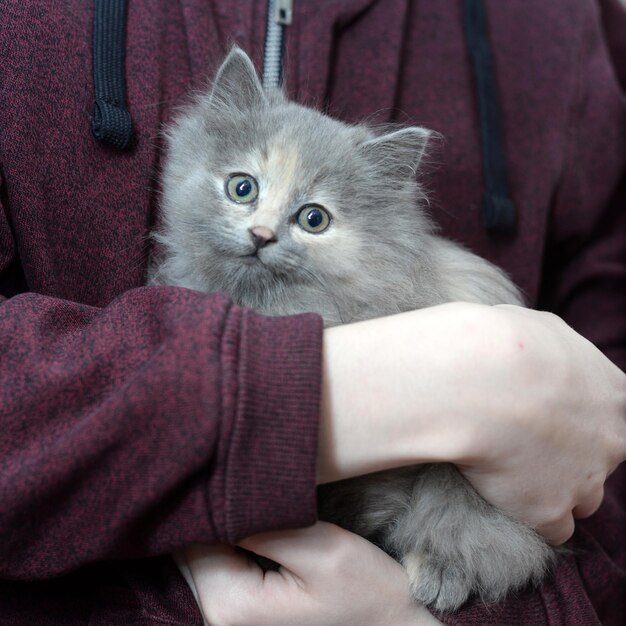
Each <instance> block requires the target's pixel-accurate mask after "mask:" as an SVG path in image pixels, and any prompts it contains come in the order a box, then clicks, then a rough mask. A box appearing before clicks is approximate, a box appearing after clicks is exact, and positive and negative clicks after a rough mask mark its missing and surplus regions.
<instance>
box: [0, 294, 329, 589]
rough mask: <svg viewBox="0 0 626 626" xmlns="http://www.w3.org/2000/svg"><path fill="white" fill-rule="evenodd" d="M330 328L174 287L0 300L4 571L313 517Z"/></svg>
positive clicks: (45, 568) (71, 565) (64, 565)
mask: <svg viewBox="0 0 626 626" xmlns="http://www.w3.org/2000/svg"><path fill="white" fill-rule="evenodd" d="M320 337H321V327H320V325H319V323H318V322H317V318H312V317H306V318H293V319H277V318H263V317H261V316H258V315H257V314H255V313H253V312H252V311H243V310H242V309H238V308H237V307H233V306H232V305H231V303H230V302H229V301H228V300H227V299H226V298H224V297H221V296H211V295H206V294H200V293H195V292H192V291H189V290H184V289H176V288H142V289H138V290H134V291H132V292H127V293H126V294H124V295H123V296H122V297H120V298H118V299H117V300H116V301H114V302H113V303H111V304H110V305H109V306H108V307H105V308H96V307H89V306H84V305H80V304H76V303H72V302H66V301H63V300H59V299H56V298H48V297H44V296H40V295H37V294H24V295H22V296H18V297H15V298H12V299H9V300H7V301H6V302H5V303H4V304H2V305H0V353H2V355H3V357H2V359H0V381H1V382H2V384H1V385H0V423H1V424H2V428H3V436H2V437H0V459H1V460H2V462H3V471H2V473H1V477H0V501H1V502H2V503H3V506H2V507H0V509H1V510H0V527H2V528H5V529H7V532H6V533H5V534H4V535H3V536H2V540H1V541H0V556H1V557H2V558H1V559H0V562H1V564H0V573H1V574H2V575H3V576H4V577H5V578H22V579H38V578H47V577H50V576H53V575H59V574H61V573H65V572H68V571H71V570H73V569H76V568H77V567H79V566H81V565H83V564H85V563H89V562H92V561H95V560H100V559H110V558H119V557H122V558H123V557H126V558H130V557H141V556H150V555H154V554H162V553H164V552H167V551H169V550H170V549H171V548H172V547H173V546H174V545H177V544H178V545H180V544H183V543H190V542H192V541H206V542H207V543H214V542H217V541H236V540H237V539H239V538H241V537H242V536H244V535H250V534H253V533H255V532H259V531H261V530H267V529H273V528H277V527H281V526H286V525H290V526H294V525H305V524H307V523H312V522H313V521H314V520H315V502H314V497H315V491H314V476H315V460H316V434H317V413H318V394H317V385H316V384H314V385H312V384H311V378H313V379H314V380H315V373H316V370H317V369H318V368H319V353H320ZM278 380H280V381H282V386H281V384H279V383H277V381H278ZM315 382H316V380H315ZM294 448H295V449H297V452H296V451H294ZM286 493H287V494H289V496H288V497H286V496H285V494H286ZM70 538H71V544H72V550H68V549H67V545H68V540H69V539H70Z"/></svg>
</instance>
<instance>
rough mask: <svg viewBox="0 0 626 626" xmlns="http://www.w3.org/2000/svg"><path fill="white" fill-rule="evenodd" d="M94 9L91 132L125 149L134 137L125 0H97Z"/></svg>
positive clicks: (103, 141)
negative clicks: (126, 77) (128, 104)
mask: <svg viewBox="0 0 626 626" xmlns="http://www.w3.org/2000/svg"><path fill="white" fill-rule="evenodd" d="M94 9H95V11H94V21H93V42H92V49H93V80H94V85H95V91H96V94H95V95H96V100H95V102H94V105H93V111H92V114H91V132H92V133H93V136H94V137H95V138H96V139H97V140H98V141H99V142H101V143H103V144H105V145H107V146H111V147H113V148H117V149H118V150H126V149H128V148H129V147H130V146H131V145H132V139H133V123H132V120H131V117H130V113H129V112H128V109H127V108H126V85H125V83H124V44H125V41H124V39H125V36H124V31H125V26H126V0H94Z"/></svg>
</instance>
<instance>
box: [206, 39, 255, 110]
mask: <svg viewBox="0 0 626 626" xmlns="http://www.w3.org/2000/svg"><path fill="white" fill-rule="evenodd" d="M266 102H267V99H266V97H265V93H264V92H263V86H262V85H261V81H259V77H258V76H257V73H256V69H255V68H254V65H253V63H252V61H251V60H250V57H249V56H248V55H247V54H246V53H245V52H244V51H243V50H242V49H241V48H238V47H237V46H235V47H233V49H232V50H231V51H230V52H229V53H228V56H227V57H226V59H224V62H223V63H222V65H221V67H220V68H219V70H218V71H217V75H216V76H215V81H214V82H213V89H212V91H211V95H210V96H209V104H210V105H211V106H217V107H220V108H221V107H223V106H231V107H235V108H237V109H239V110H240V111H246V110H248V109H254V108H256V107H259V106H262V105H264V104H265V103H266Z"/></svg>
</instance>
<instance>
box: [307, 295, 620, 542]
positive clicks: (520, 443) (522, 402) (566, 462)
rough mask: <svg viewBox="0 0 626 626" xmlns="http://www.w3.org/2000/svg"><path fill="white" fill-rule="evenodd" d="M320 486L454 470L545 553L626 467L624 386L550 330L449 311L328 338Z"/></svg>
mask: <svg viewBox="0 0 626 626" xmlns="http://www.w3.org/2000/svg"><path fill="white" fill-rule="evenodd" d="M324 364H325V375H324V378H323V394H322V396H323V410H322V421H321V436H320V441H321V446H320V462H319V466H318V467H319V469H318V478H319V480H320V482H325V481H332V480H336V479H339V478H345V477H349V476H352V475H355V474H359V473H364V472H371V471H376V470H378V469H385V468H389V467H394V466H400V465H406V464H410V463H423V462H430V461H449V462H453V463H457V464H459V465H461V466H462V469H463V471H464V472H465V473H466V475H467V476H468V477H469V478H470V480H472V482H473V483H474V484H475V486H476V487H477V489H478V490H479V491H480V492H481V493H482V495H484V496H485V497H487V499H489V500H491V501H492V502H493V503H494V504H496V505H498V506H500V507H502V508H504V509H505V510H506V511H508V512H509V513H512V514H513V515H515V516H517V517H519V518H520V519H522V520H523V521H526V522H528V523H529V524H531V525H532V526H534V527H537V528H538V529H539V530H541V531H542V532H544V533H545V534H546V535H547V536H548V537H549V538H551V539H552V540H554V541H558V542H560V541H563V540H564V539H566V538H567V536H569V534H571V530H572V520H571V510H572V509H576V513H577V514H580V515H585V514H589V513H591V512H592V511H593V510H595V508H596V507H597V506H598V504H599V501H600V498H601V494H602V484H603V482H604V479H605V477H606V473H607V472H608V471H609V470H610V469H611V468H612V467H613V466H615V465H616V464H618V463H619V462H621V461H622V460H623V459H624V457H625V456H626V384H625V380H626V377H625V376H624V374H623V373H621V372H619V370H618V369H617V368H616V367H615V366H613V365H612V364H611V363H610V362H609V361H608V360H607V359H606V358H605V357H603V356H602V355H601V354H600V353H599V351H598V350H596V349H595V348H594V347H593V346H591V344H589V342H587V341H586V340H584V339H583V338H582V337H580V336H579V335H577V334H576V333H574V332H573V331H572V330H571V329H569V328H568V327H567V326H566V325H565V324H563V323H562V322H561V321H560V320H558V319H557V318H555V317H554V316H550V315H548V314H542V313H537V312H533V311H528V310H525V309H520V308H518V307H485V306H480V305H467V304H451V305H443V306H440V307H435V308H432V309H425V310H421V311H416V312H412V313H408V314H402V315H398V316H395V317H391V318H387V319H381V320H373V321H370V322H363V323H360V324H355V325H354V326H351V327H340V328H336V329H330V330H329V331H326V336H325V356H324Z"/></svg>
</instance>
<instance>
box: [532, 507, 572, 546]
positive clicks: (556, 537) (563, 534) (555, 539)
mask: <svg viewBox="0 0 626 626" xmlns="http://www.w3.org/2000/svg"><path fill="white" fill-rule="evenodd" d="M574 529H575V526H574V518H573V516H572V514H571V512H570V513H568V514H567V515H564V516H563V517H561V518H559V519H558V520H556V521H555V522H551V523H549V524H543V525H542V526H539V527H538V528H537V532H538V533H539V534H540V535H543V536H544V537H545V538H546V539H547V540H548V541H549V542H550V543H551V544H553V545H555V546H560V545H561V544H562V543H565V542H566V541H567V540H568V539H569V538H570V537H571V536H572V535H573V534H574Z"/></svg>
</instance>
